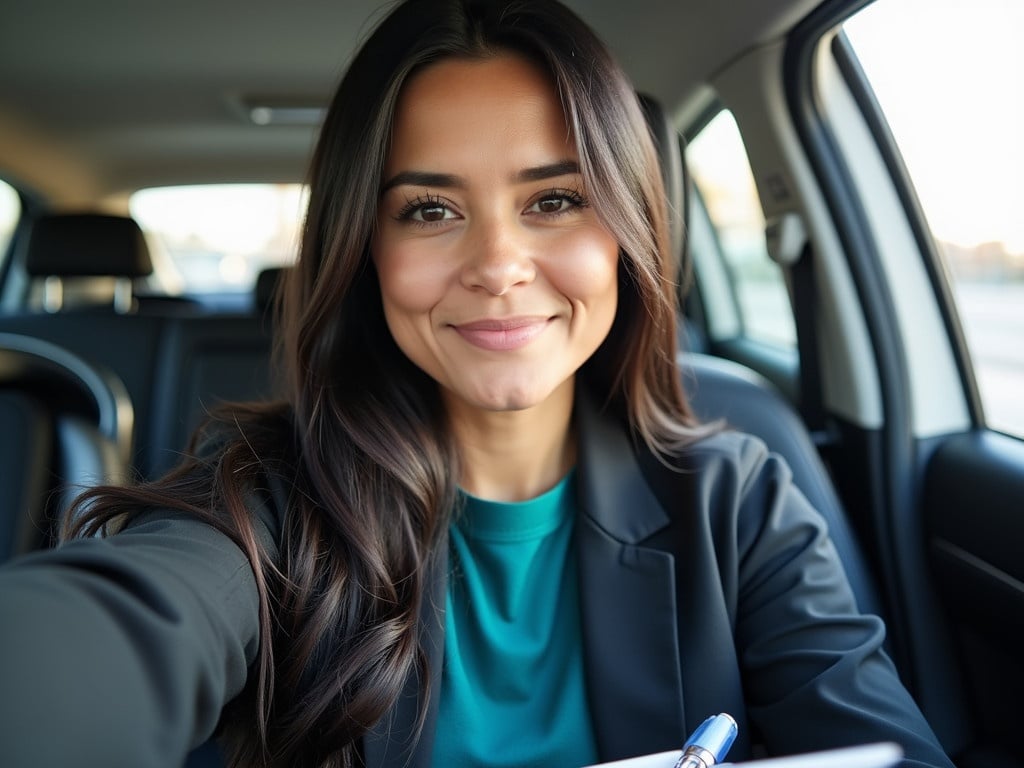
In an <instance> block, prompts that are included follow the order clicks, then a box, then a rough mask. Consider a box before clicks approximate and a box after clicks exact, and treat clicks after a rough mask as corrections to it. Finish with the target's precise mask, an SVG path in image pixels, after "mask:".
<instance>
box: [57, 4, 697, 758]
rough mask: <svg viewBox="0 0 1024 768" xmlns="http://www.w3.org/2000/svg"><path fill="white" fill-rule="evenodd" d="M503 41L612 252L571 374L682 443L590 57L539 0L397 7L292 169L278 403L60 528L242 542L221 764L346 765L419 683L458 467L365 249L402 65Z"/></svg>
mask: <svg viewBox="0 0 1024 768" xmlns="http://www.w3.org/2000/svg"><path fill="white" fill-rule="evenodd" d="M508 52H512V53H516V54H518V55H522V56H526V57H529V58H530V59H531V60H532V61H534V62H536V63H537V64H539V65H540V66H542V67H543V68H544V69H545V70H546V71H547V72H548V73H550V76H551V78H552V81H553V83H554V84H555V86H556V87H557V89H558V92H559V94H560V96H561V99H562V103H563V106H564V109H565V114H566V119H567V123H568V125H569V127H570V128H571V130H572V133H573V136H574V138H575V141H576V144H577V147H578V152H579V157H580V165H581V172H582V174H583V176H584V179H585V182H586V187H587V189H588V193H589V195H590V199H591V203H592V204H593V206H594V208H595V210H596V211H597V213H598V215H599V216H600V217H601V219H602V220H603V222H604V223H605V225H606V226H607V227H608V228H609V230H610V231H611V232H612V233H613V234H614V235H615V237H616V239H617V241H618V243H619V246H620V251H621V258H620V267H619V297H620V300H619V308H618V312H617V315H616V319H615V322H614V324H613V327H612V330H611V332H610V334H609V336H608V338H607V339H606V340H605V342H604V343H603V344H602V346H601V348H600V349H599V350H598V351H597V352H596V353H595V355H594V356H593V358H592V359H591V360H590V361H588V362H587V364H586V365H585V366H584V367H583V369H582V370H581V371H580V374H579V376H578V379H579V382H580V385H581V386H585V387H587V388H588V389H589V390H590V391H591V392H592V394H593V395H595V396H596V398H597V399H598V402H600V403H602V404H603V405H604V407H605V408H606V409H608V410H609V411H611V412H612V414H613V416H614V417H617V418H619V419H621V420H622V422H623V423H626V424H628V425H629V427H630V428H631V429H632V430H633V432H634V433H635V434H636V435H637V436H638V437H639V438H640V439H641V440H642V441H643V442H645V443H646V444H647V445H648V446H649V448H650V449H652V450H653V451H655V452H656V453H658V454H659V455H662V454H666V453H670V452H672V451H675V450H677V449H678V448H679V447H680V446H681V445H684V444H685V443H687V442H689V441H691V440H693V439H695V438H696V437H697V436H699V435H700V434H702V431H703V430H702V428H701V427H700V426H699V425H698V424H697V423H696V421H695V420H694V419H693V417H692V415H691V413H690V410H689V408H688V406H687V404H686V401H685V398H684V396H683V393H682V389H681V386H680V381H679V374H678V372H677V369H676V363H675V357H676V317H677V303H676V295H677V294H676V277H677V275H676V270H677V264H676V258H675V257H676V255H675V254H672V253H670V252H669V246H668V243H669V237H668V231H667V227H668V224H667V215H666V214H667V210H666V204H665V199H664V191H663V187H662V179H661V174H660V171H659V166H658V160H657V157H656V155H655V150H654V145H653V143H652V140H651V137H650V134H649V132H648V129H647V125H646V123H645V121H644V118H643V115H642V112H641V110H640V108H639V105H638V102H637V98H636V96H635V93H634V91H633V89H632V86H631V85H630V83H629V82H628V80H627V78H626V77H625V75H624V74H623V72H622V71H621V69H620V68H619V66H618V65H617V64H616V63H615V62H614V60H613V58H612V57H611V55H610V54H609V52H608V51H607V49H606V48H605V47H604V45H603V44H602V43H601V42H600V41H599V40H598V38H597V37H596V36H595V35H594V33H593V32H592V31H591V30H590V29H589V28H588V27H587V26H586V25H585V24H584V23H583V22H582V21H580V20H579V19H578V18H577V17H576V16H575V15H574V14H573V13H572V12H571V11H569V10H567V9H566V8H565V7H563V6H561V5H559V4H557V3H555V2H551V0H491V1H488V0H408V1H407V2H404V3H402V4H400V5H398V6H396V7H395V8H394V10H393V11H392V12H391V13H390V14H389V15H388V16H387V17H386V18H385V19H384V20H383V21H382V22H381V23H380V25H379V26H378V27H377V28H376V30H375V31H374V32H373V33H372V34H371V36H370V37H369V38H368V39H367V40H366V41H365V43H364V44H363V46H362V47H361V49H360V51H359V52H358V54H357V55H356V56H355V58H354V59H353V60H352V62H351V64H350V66H349V68H348V70H347V73H346V74H345V76H344V78H343V79H342V81H341V84H340V86H339V88H338V90H337V93H336V95H335V97H334V99H333V101H332V103H331V106H330V109H329V110H328V113H327V115H326V118H325V122H324V124H323V127H322V129H321V133H320V138H319V141H318V143H317V147H316V150H315V153H314V156H313V159H312V164H311V173H310V178H309V186H310V199H309V209H308V214H307V218H306V222H305V229H304V235H303V240H302V246H301V250H300V254H299V258H298V261H297V264H296V266H295V267H294V268H293V269H291V270H289V271H288V274H287V276H286V278H285V279H284V281H283V284H282V286H281V290H280V292H279V295H278V305H277V309H278V315H279V317H278V322H277V325H276V328H277V333H278V337H277V344H276V349H275V354H276V357H277V360H278V362H279V364H280V366H281V370H282V371H283V372H284V374H285V382H284V383H285V388H284V399H283V401H282V402H279V403H266V404H250V405H240V404H239V405H234V406H230V407H228V408H226V409H224V410H222V411H221V412H220V414H219V423H220V426H217V425H216V424H215V423H214V424H212V425H208V426H207V428H206V430H205V432H204V433H203V434H204V435H207V436H208V435H211V434H212V435H214V436H218V435H219V437H215V440H216V442H215V443H214V444H215V445H216V446H218V447H217V448H216V450H215V451H214V453H213V455H212V456H210V455H207V456H206V458H203V459H199V458H193V459H186V460H185V461H183V463H182V464H181V465H179V466H178V467H177V468H176V469H175V470H174V471H173V472H171V473H170V474H169V475H167V476H166V477H164V478H162V479H161V480H159V481H156V482H153V483H149V484H145V485H140V486H136V487H133V488H127V489H112V488H104V489H99V490H96V491H93V492H91V493H89V494H88V495H87V496H86V497H85V498H84V499H83V500H82V502H81V504H80V508H81V509H82V510H84V513H83V515H82V516H81V517H80V519H79V521H78V523H77V524H76V527H75V529H74V531H73V533H74V534H77V535H81V534H90V533H95V532H97V531H100V530H103V529H104V528H105V527H108V526H109V525H110V524H111V523H112V522H115V521H116V522H118V523H119V524H120V523H121V522H122V521H123V520H124V519H125V517H126V516H131V515H134V514H138V512H139V511H141V510H142V509H147V508H153V507H164V508H175V509H180V510H184V511H186V512H188V513H190V514H193V515H196V516H198V517H200V518H202V519H204V520H206V521H208V522H210V523H211V524H213V525H216V526H217V527H218V528H220V529H221V530H222V531H224V532H225V533H226V534H228V535H229V536H231V537H232V538H233V539H234V540H235V541H236V542H237V543H238V544H239V546H240V547H242V548H243V550H244V551H245V552H246V553H247V555H248V557H249V559H250V561H251V562H252V565H253V570H254V573H255V574H256V581H257V586H258V589H259V593H260V619H261V646H260V653H259V658H258V661H257V663H256V665H255V670H254V671H253V673H251V674H250V682H249V684H248V685H247V687H246V690H245V691H244V692H243V694H242V695H241V696H239V697H238V699H237V700H236V701H235V702H233V703H232V704H231V705H230V706H229V707H228V708H227V709H226V711H225V717H224V722H223V741H224V742H225V743H226V744H227V745H228V748H229V751H230V754H231V759H232V762H233V764H235V765H246V766H249V765H253V766H258V765H262V766H294V765H309V766H343V765H349V764H351V763H352V762H354V761H355V760H356V754H357V748H358V747H357V745H358V739H359V737H360V736H361V735H363V734H364V733H365V732H366V730H367V729H368V728H369V727H371V726H372V725H373V724H374V723H375V722H376V721H377V720H379V719H380V717H381V716H382V715H383V714H384V713H385V712H386V711H387V710H388V708H389V707H390V706H391V704H392V703H393V702H394V701H395V699H396V698H397V696H398V695H399V693H400V691H401V689H402V685H403V683H404V681H405V680H406V678H407V677H408V676H409V675H410V674H420V675H425V674H426V669H425V665H424V663H423V655H422V653H421V650H420V648H419V644H418V637H417V616H418V611H419V606H420V602H421V600H423V595H424V590H425V581H426V573H427V572H428V570H429V568H428V566H429V564H430V559H431V556H432V553H433V552H435V551H436V550H437V547H436V544H437V542H438V539H439V537H440V536H443V535H445V532H446V530H447V522H448V518H449V515H450V511H451V509H452V508H453V506H454V503H455V499H456V482H457V478H458V476H459V473H458V460H459V457H458V453H457V450H456V448H455V445H454V444H453V440H452V438H451V435H450V434H449V433H448V431H447V428H446V424H445V418H444V412H443V408H442V404H441V399H440V396H439V393H438V389H437V385H436V384H435V383H434V382H433V381H432V380H431V379H429V377H427V376H426V375H425V374H424V373H423V372H422V371H420V370H419V369H418V368H416V367H415V366H414V365H413V364H412V363H411V362H410V361H409V360H408V359H407V358H406V357H405V356H404V355H403V354H402V352H401V351H400V350H399V349H398V347H397V346H396V344H395V343H394V341H393V340H392V338H391V336H390V333H389V331H388V329H387V326H386V324H385V321H384V317H383V311H382V308H381V297H380V288H379V285H378V282H377V276H376V273H375V270H374V267H373V264H372V261H371V259H370V255H369V246H370V241H371V238H372V236H373V232H374V226H375V218H376V214H377V204H378V199H379V196H380V184H381V172H382V168H383V165H384V161H385V157H386V154H387V151H388V146H389V140H390V132H391V124H392V119H393V115H394V111H395V105H396V103H397V100H398V96H399V93H400V91H401V89H402V86H403V84H404V83H405V81H406V80H407V79H408V77H409V75H410V74H411V73H412V72H414V71H417V70H419V69H420V68H422V67H427V66H430V64H431V63H432V62H436V61H438V60H440V59H443V58H446V57H452V56H457V57H476V58H480V57H488V56H493V55H497V54H499V53H508ZM215 421H216V420H215ZM225 425H228V426H225ZM196 439H197V440H199V439H203V437H202V435H200V436H197V438H196ZM206 439H207V440H209V439H210V438H208V437H207V438H206ZM268 474H270V475H273V476H275V477H277V478H287V482H288V483H289V484H290V489H291V493H290V494H289V496H290V500H289V502H288V505H287V509H284V510H279V513H280V516H281V533H280V541H279V542H278V551H277V553H276V556H274V555H272V554H269V553H268V552H267V550H266V549H265V548H264V547H263V546H262V544H261V542H260V538H259V536H258V534H257V531H256V524H255V523H254V521H253V517H252V512H251V510H250V509H249V508H248V505H247V501H246V500H247V497H248V495H249V494H251V493H252V491H253V489H254V488H256V487H259V486H260V484H261V483H264V482H265V480H264V478H265V477H266V475H268ZM423 679H424V680H425V677H424V678H423ZM425 684H426V683H425ZM254 726H256V728H255V730H254ZM254 733H256V734H258V737H257V738H254V737H253V734H254Z"/></svg>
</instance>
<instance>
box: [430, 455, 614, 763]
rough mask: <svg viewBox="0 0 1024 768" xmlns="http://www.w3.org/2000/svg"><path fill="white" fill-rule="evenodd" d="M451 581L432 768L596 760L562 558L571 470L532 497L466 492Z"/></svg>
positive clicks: (570, 585)
mask: <svg viewBox="0 0 1024 768" xmlns="http://www.w3.org/2000/svg"><path fill="white" fill-rule="evenodd" d="M464 503H465V506H464V508H463V510H462V511H461V512H460V514H459V515H458V517H457V519H456V522H455V523H453V524H452V526H451V544H452V549H451V552H452V575H451V578H450V579H449V585H448V597H447V608H446V618H445V650H444V655H445V659H444V673H443V677H442V681H441V703H440V710H439V713H438V721H437V732H436V735H435V742H434V754H433V764H434V765H435V766H451V767H452V768H461V767H462V766H494V767H496V768H497V767H500V766H517V767H518V768H527V766H537V767H538V768H539V767H540V766H545V767H546V766H559V768H573V767H574V766H582V765H589V764H591V763H595V762H597V747H596V744H595V741H594V733H593V729H592V727H591V722H590V713H589V710H588V707H587V699H586V689H585V684H584V679H583V648H582V642H581V639H580V611H579V587H578V581H577V575H576V558H575V556H574V554H573V549H572V546H571V543H572V527H573V518H574V517H575V511H576V509H575V507H576V504H575V499H574V497H573V483H572V473H570V474H569V475H568V476H567V477H565V478H564V479H563V480H562V481H561V482H560V483H559V484H558V485H557V486H555V487H554V488H552V489H551V490H550V491H548V492H547V493H545V494H543V495H541V496H538V497H537V498H535V499H531V500H529V501H524V502H515V503H504V502H493V501H485V500H483V499H478V498H475V497H472V496H469V495H468V494H466V495H465V496H464Z"/></svg>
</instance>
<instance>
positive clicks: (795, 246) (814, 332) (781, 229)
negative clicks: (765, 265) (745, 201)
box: [765, 213, 828, 446]
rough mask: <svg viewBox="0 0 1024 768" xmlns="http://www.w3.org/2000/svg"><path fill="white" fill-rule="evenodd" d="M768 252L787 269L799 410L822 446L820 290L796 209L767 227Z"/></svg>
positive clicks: (824, 422) (823, 410)
mask: <svg viewBox="0 0 1024 768" xmlns="http://www.w3.org/2000/svg"><path fill="white" fill-rule="evenodd" d="M765 241H766V244H767V246H768V254H769V256H770V257H771V258H772V260H773V261H775V262H776V263H777V264H779V266H781V267H782V268H783V269H788V270H789V274H790V280H791V286H790V287H791V290H792V297H793V320H794V324H795V325H796V342H797V353H798V355H799V358H800V360H799V364H800V414H801V415H802V416H803V419H804V423H805V424H806V426H807V430H808V431H809V432H810V433H811V436H812V438H813V439H814V441H815V443H816V444H818V445H819V446H820V445H821V444H823V443H825V442H827V439H828V437H827V432H826V420H825V404H824V400H823V397H822V387H821V359H820V355H819V353H818V349H819V348H818V323H817V321H818V312H817V309H818V290H817V286H816V285H815V278H814V266H815V265H814V260H815V259H814V249H813V247H812V246H811V242H810V239H809V238H808V237H807V233H806V230H805V229H804V226H803V221H802V220H801V219H800V216H799V215H798V214H796V213H784V214H782V215H780V216H778V217H776V218H774V219H772V220H771V221H769V222H768V223H767V225H766V227H765Z"/></svg>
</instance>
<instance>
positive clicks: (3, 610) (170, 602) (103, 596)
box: [0, 404, 951, 768]
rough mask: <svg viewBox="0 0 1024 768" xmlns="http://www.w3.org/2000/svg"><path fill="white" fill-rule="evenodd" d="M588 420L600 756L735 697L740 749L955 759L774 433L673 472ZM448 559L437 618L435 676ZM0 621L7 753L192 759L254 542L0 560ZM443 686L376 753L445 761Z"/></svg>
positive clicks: (675, 742) (232, 658)
mask: <svg viewBox="0 0 1024 768" xmlns="http://www.w3.org/2000/svg"><path fill="white" fill-rule="evenodd" d="M577 424H578V429H579V437H580V446H581V447H580V454H579V462H578V471H577V477H578V488H577V493H578V503H579V513H580V514H579V517H578V520H577V522H576V529H575V536H576V539H575V546H576V550H577V555H578V562H579V568H580V589H581V593H582V594H581V596H580V597H581V607H582V628H583V640H584V645H585V649H584V658H585V665H586V674H587V686H588V698H589V703H590V710H591V716H592V718H593V722H594V728H595V732H596V734H597V738H598V746H599V750H600V754H601V758H602V760H614V759H620V758H623V757H627V756H631V755H638V754H644V753H648V752H658V751H664V750H669V749H676V748H679V747H680V746H681V744H682V741H683V740H684V739H685V737H686V735H687V734H688V733H689V732H690V731H692V730H693V729H694V728H695V727H696V726H697V725H699V724H700V722H702V721H703V720H704V719H705V718H706V717H707V716H708V715H710V714H714V713H717V712H728V713H730V714H731V715H732V716H733V717H735V718H736V720H737V722H738V723H739V732H740V736H739V739H738V741H737V743H736V744H735V746H734V747H733V749H732V751H731V752H730V753H729V759H730V761H738V760H742V759H745V758H748V757H749V756H750V754H751V749H752V746H753V745H754V744H758V745H761V746H763V747H764V748H765V749H766V750H767V751H768V753H771V754H785V753H793V752H802V751H808V750H813V749H819V748H826V747H832V746H840V745H847V744H857V743H867V742H873V741H881V740H892V741H896V742H899V743H900V744H901V745H902V746H903V748H904V750H905V752H906V754H907V758H908V759H907V761H906V765H932V766H949V765H951V763H950V762H949V760H948V759H947V758H946V756H945V755H944V754H943V752H942V750H941V748H940V747H939V746H938V744H937V742H936V740H935V737H934V735H933V734H932V732H931V731H930V729H929V727H928V725H927V724H926V723H925V721H924V719H923V717H922V716H921V714H920V713H919V711H918V709H917V707H916V706H915V704H914V702H913V701H912V699H911V698H910V696H909V695H908V694H907V692H906V691H905V689H904V688H903V687H902V685H901V684H900V682H899V680H898V678H897V676H896V673H895V670H894V669H893V666H892V664H891V663H890V661H889V660H888V658H887V657H886V656H885V655H884V653H883V652H882V650H881V644H882V640H883V637H884V628H883V626H882V623H881V621H880V620H879V619H877V618H875V617H871V616H863V615H860V614H859V613H858V612H857V609H856V606H855V604H854V599H853V596H852V593H851V591H850V589H849V586H848V585H847V583H846V578H845V575H844V574H843V571H842V567H841V565H840V563H839V562H838V559H837V557H836V555H835V550H834V548H833V546H832V544H831V542H830V541H829V539H828V537H827V532H826V530H825V526H824V522H823V521H822V519H821V518H820V516H819V515H817V513H816V512H815V511H814V510H813V509H811V508H810V507H809V505H808V504H807V502H806V501H805V500H804V499H803V497H802V495H801V494H800V493H799V492H798V491H797V490H795V489H794V488H793V487H792V485H791V484H790V482H789V472H788V469H787V468H786V467H785V466H784V465H783V464H782V463H781V462H780V461H779V460H778V459H777V458H776V457H774V456H772V455H770V454H768V452H767V451H766V450H765V448H764V446H763V444H761V443H760V442H759V441H757V440H756V439H754V438H751V437H748V436H744V435H740V434H736V433H723V434H719V435H717V436H714V437H711V438H708V439H706V440H703V441H701V442H700V443H698V444H697V445H695V446H694V447H693V448H692V449H690V450H689V451H688V452H687V453H686V455H685V456H683V457H682V458H681V459H680V460H679V461H678V462H677V465H676V466H674V467H668V466H666V465H664V464H662V463H661V462H660V461H659V460H658V459H657V458H656V457H654V456H652V455H651V454H650V453H649V452H648V451H647V450H646V449H644V448H643V447H637V446H635V445H634V444H633V442H632V441H631V440H630V438H629V437H628V435H627V433H626V431H625V430H624V429H623V428H622V427H620V426H619V425H618V424H616V423H614V422H612V421H611V420H609V419H607V418H606V417H602V416H599V415H597V414H595V413H594V412H593V411H591V410H590V409H589V408H588V407H587V406H586V405H585V404H583V405H581V406H580V407H579V408H578V413H577ZM269 486H270V487H271V488H272V489H273V488H277V487H279V486H278V485H277V484H275V483H274V481H273V479H272V478H271V479H270V482H269ZM283 508H284V507H283V492H277V491H271V492H269V493H267V494H266V495H264V496H262V497H260V498H259V499H254V511H255V512H256V513H257V514H258V515H259V517H260V519H261V520H262V521H263V523H264V524H265V525H266V528H267V535H268V537H269V539H270V540H271V541H273V539H274V537H275V534H276V530H277V522H276V521H277V515H278V514H279V513H280V512H281V511H282V510H283ZM441 554H442V555H443V554H444V553H441ZM437 562H439V563H441V564H442V565H440V566H438V567H437V568H436V569H435V573H434V574H433V577H432V580H431V584H432V590H433V598H434V599H432V600H428V601H427V605H428V606H429V607H427V608H426V609H425V611H424V614H423V616H422V622H421V624H422V629H423V633H424V642H425V646H426V648H427V650H428V655H429V658H430V664H431V667H432V674H433V677H432V679H434V680H440V679H441V663H442V659H443V646H444V637H443V634H444V617H443V615H442V612H443V606H444V602H445V601H444V591H445V587H446V568H445V567H444V565H443V564H445V563H446V562H447V558H446V557H444V556H442V557H439V558H437ZM0 622H2V628H0V765H5V766H7V765H11V766H26V767H28V766H56V765H59V766H62V767H66V766H75V765H82V766H105V767H107V768H109V767H112V766H119V765H124V766H132V768H141V767H144V766H177V765H180V764H181V762H182V760H183V759H184V755H185V753H186V751H187V750H188V749H189V748H190V747H191V746H194V745H196V744H197V743H200V742H202V741H203V740H205V739H206V738H207V737H208V736H209V735H210V734H211V733H212V732H213V730H214V728H215V726H216V723H217V720H218V718H219V714H220V711H221V708H222V707H223V705H224V704H225V703H226V702H227V701H228V700H230V699H231V698H232V697H233V696H235V695H236V694H237V693H238V692H239V691H240V690H241V689H242V687H243V685H244V683H245V680H246V675H247V670H248V667H249V665H250V664H251V662H252V661H253V659H254V658H255V654H256V650H257V647H258V634H259V632H258V622H257V598H256V589H255V585H254V581H253V576H252V572H251V570H250V568H249V565H248V563H247V561H246V558H245V556H244V555H243V554H242V553H241V552H240V551H239V550H238V548H237V547H235V546H234V545H233V544H232V543H231V542H230V540H229V539H227V538H226V537H225V536H223V535H222V534H220V533H218V532H216V531H215V530H213V529H212V528H211V527H209V526H207V525H203V524H201V523H198V522H196V521H194V520H191V519H188V518H186V517H184V516H181V515H157V514H149V515H147V516H146V517H144V518H143V519H140V520H139V521H137V522H136V523H135V524H133V525H132V526H131V527H130V528H128V529H127V530H125V531H122V532H121V533H119V534H118V535H116V536H112V537H110V538H108V539H104V540H98V539H93V540H89V541H81V542H73V543H71V544H69V545H66V546H65V547H63V548H61V549H60V550H56V551H51V552H45V553H39V554H36V555H33V556H31V557H28V558H24V559H22V560H20V561H18V562H17V563H14V564H11V565H9V566H7V567H5V568H3V569H0ZM431 690H432V696H433V700H432V701H430V702H429V706H428V717H427V721H426V725H425V728H424V731H423V735H422V737H421V739H420V740H419V741H418V742H415V743H414V741H413V740H412V739H411V733H412V727H413V723H414V721H415V718H416V711H417V710H416V707H417V701H418V696H419V693H420V692H419V690H418V689H417V686H416V684H415V680H412V679H411V680H410V681H409V683H408V685H407V690H406V693H405V695H403V696H402V697H401V698H400V700H399V701H398V703H397V704H396V705H395V706H394V708H393V709H392V711H391V713H390V714H389V715H388V716H387V717H386V718H385V719H384V720H383V721H382V722H381V723H379V724H378V725H377V726H376V727H375V729H374V730H373V732H372V733H371V734H370V735H368V736H367V737H366V738H365V739H364V743H363V754H364V756H365V761H366V764H367V765H368V766H371V767H372V768H379V767H382V766H391V765H402V764H404V763H405V762H406V760H409V763H408V764H409V765H411V766H428V765H429V761H430V754H431V749H432V741H433V730H434V724H435V723H434V718H435V716H436V712H437V696H438V695H439V686H432V689H431Z"/></svg>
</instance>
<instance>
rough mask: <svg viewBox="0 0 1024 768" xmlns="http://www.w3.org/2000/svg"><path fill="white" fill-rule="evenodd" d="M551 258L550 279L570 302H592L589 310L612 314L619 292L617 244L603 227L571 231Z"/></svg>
mask: <svg viewBox="0 0 1024 768" xmlns="http://www.w3.org/2000/svg"><path fill="white" fill-rule="evenodd" d="M556 254H557V255H556V257H555V258H554V259H552V260H551V261H550V270H549V279H551V281H552V282H553V283H554V284H555V286H556V287H557V288H558V290H559V292H560V293H562V294H563V295H565V296H566V297H567V298H569V299H570V300H572V301H573V302H580V303H583V304H591V305H593V306H592V307H591V311H593V312H598V311H601V310H602V309H607V310H608V311H610V312H611V313H612V314H614V311H615V302H616V298H617V296H618V269H619V246H618V243H616V242H615V239H614V238H613V237H612V236H611V234H609V233H608V232H607V231H605V230H604V229H601V228H598V227H593V228H588V229H586V230H582V231H580V232H576V233H574V237H572V238H566V242H564V243H563V244H562V247H560V248H558V249H557V251H556Z"/></svg>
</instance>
